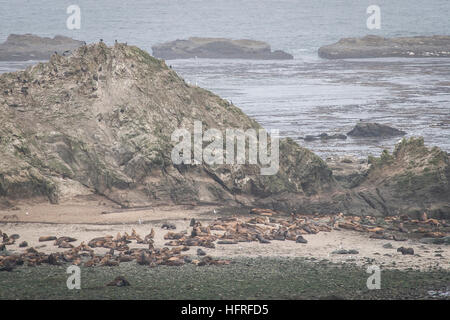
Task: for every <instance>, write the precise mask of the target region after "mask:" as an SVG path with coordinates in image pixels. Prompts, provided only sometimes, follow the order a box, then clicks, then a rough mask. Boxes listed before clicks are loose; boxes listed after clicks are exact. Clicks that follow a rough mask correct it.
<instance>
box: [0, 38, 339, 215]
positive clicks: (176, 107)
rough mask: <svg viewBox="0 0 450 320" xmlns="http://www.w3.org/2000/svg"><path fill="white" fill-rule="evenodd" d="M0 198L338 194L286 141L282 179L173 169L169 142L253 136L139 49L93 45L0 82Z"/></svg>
mask: <svg viewBox="0 0 450 320" xmlns="http://www.w3.org/2000/svg"><path fill="white" fill-rule="evenodd" d="M0 88H1V91H0V152H1V158H0V197H1V198H2V199H4V200H5V199H15V198H18V199H21V198H25V197H34V196H46V197H48V199H49V200H50V201H51V202H54V203H57V202H58V201H61V200H62V199H64V198H65V197H70V196H74V195H76V194H89V193H98V194H101V195H104V196H106V197H108V198H109V199H111V200H113V201H115V202H117V203H119V204H121V205H122V206H124V207H133V206H142V205H156V204H160V203H169V204H170V203H192V204H198V203H205V202H206V203H209V202H214V203H220V204H236V203H244V204H249V203H252V202H253V201H255V200H257V199H261V198H266V197H269V196H272V195H277V194H283V193H295V194H298V195H299V196H301V197H310V196H312V195H315V194H318V193H320V192H328V191H332V190H335V189H339V187H338V186H337V184H336V182H335V181H334V179H333V178H332V175H331V171H330V170H329V169H328V167H327V166H326V165H325V163H324V162H323V161H322V160H321V159H320V158H319V157H317V156H316V155H314V154H313V153H312V152H310V151H309V150H307V149H304V148H301V147H299V146H298V145H296V144H295V143H294V142H292V141H290V140H283V141H281V142H280V158H281V164H280V170H279V171H278V173H277V174H276V175H273V176H263V175H260V167H259V166H258V165H211V166H210V165H206V164H201V165H196V166H192V165H174V164H173V163H172V161H171V151H172V149H173V146H174V143H173V142H171V134H172V133H173V131H174V130H175V129H177V128H180V127H185V128H188V129H191V130H192V127H193V124H194V121H195V120H199V121H202V123H203V127H204V129H207V128H217V129H219V130H225V129H226V128H239V129H244V130H245V129H249V128H253V129H259V128H260V126H259V124H258V123H256V122H255V121H253V120H252V119H250V118H249V117H247V116H246V115H245V114H244V113H243V112H242V111H241V110H240V109H238V108H237V107H235V106H233V105H231V104H229V103H228V102H227V101H225V100H222V99H221V98H219V97H218V96H216V95H214V94H213V93H211V92H209V91H207V90H204V89H201V88H198V87H193V86H190V85H188V84H186V83H185V82H184V80H183V79H181V78H179V77H178V76H177V74H176V73H175V72H174V71H173V70H171V69H170V68H168V67H167V66H166V65H165V64H164V62H162V61H160V60H158V59H155V58H153V57H151V56H150V55H149V54H148V53H146V52H144V51H142V50H140V49H139V48H137V47H132V46H126V45H122V44H116V45H115V46H114V47H107V46H106V45H105V44H103V43H100V44H95V45H90V46H83V47H80V48H79V49H78V50H77V51H75V52H74V54H73V55H71V56H68V57H63V56H60V55H53V56H52V57H51V58H50V61H49V62H48V63H40V64H37V65H35V66H32V67H30V68H28V69H26V70H25V71H20V72H15V73H7V74H2V75H0Z"/></svg>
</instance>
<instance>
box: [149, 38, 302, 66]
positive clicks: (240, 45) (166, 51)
mask: <svg viewBox="0 0 450 320" xmlns="http://www.w3.org/2000/svg"><path fill="white" fill-rule="evenodd" d="M152 50H153V55H154V56H155V57H158V58H162V59H166V60H169V59H189V58H195V57H198V58H209V59H254V60H289V59H293V58H294V57H293V56H292V55H290V54H289V53H286V52H284V51H281V50H275V51H272V50H271V49H270V45H269V44H267V43H265V42H262V41H255V40H246V39H242V40H232V39H225V38H195V37H194V38H189V39H187V40H175V41H171V42H165V43H162V44H157V45H154V46H153V47H152Z"/></svg>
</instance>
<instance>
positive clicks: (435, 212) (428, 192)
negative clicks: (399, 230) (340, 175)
mask: <svg viewBox="0 0 450 320" xmlns="http://www.w3.org/2000/svg"><path fill="white" fill-rule="evenodd" d="M369 163H370V164H371V166H370V168H369V170H368V172H367V173H366V174H365V178H364V179H361V181H360V183H359V184H358V186H356V187H354V188H353V190H354V191H356V192H357V193H358V195H359V196H360V197H362V198H363V199H365V201H366V202H367V203H368V204H369V205H370V206H371V207H372V208H374V209H376V210H377V211H381V212H383V213H384V214H385V215H394V214H408V215H410V216H415V217H419V216H420V215H421V214H422V213H423V212H428V215H429V216H432V217H435V218H442V219H448V218H449V217H450V183H449V181H450V160H449V155H448V153H446V152H445V151H442V150H440V149H439V148H437V147H433V148H427V147H426V146H425V145H424V141H423V138H410V139H403V140H402V142H400V143H399V144H397V146H396V147H395V150H394V151H393V153H392V154H390V153H389V152H387V151H384V152H383V153H382V154H381V156H380V157H379V158H376V157H369Z"/></svg>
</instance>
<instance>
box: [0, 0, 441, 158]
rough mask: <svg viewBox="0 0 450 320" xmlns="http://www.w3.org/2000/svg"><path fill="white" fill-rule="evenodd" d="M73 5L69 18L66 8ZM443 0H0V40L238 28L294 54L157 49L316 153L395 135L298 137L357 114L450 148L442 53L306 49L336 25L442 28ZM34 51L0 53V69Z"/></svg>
mask: <svg viewBox="0 0 450 320" xmlns="http://www.w3.org/2000/svg"><path fill="white" fill-rule="evenodd" d="M72 4H76V5H79V6H80V8H81V29H80V30H69V29H67V27H66V19H67V17H68V16H69V15H68V14H67V13H66V9H67V7H68V6H69V5H72ZM372 4H376V5H378V6H380V8H381V29H380V30H368V29H367V27H366V19H367V17H368V14H366V8H367V7H368V6H369V5H372ZM449 17H450V1H448V0H429V1H418V0H395V1H393V0H377V1H374V0H370V1H366V0H307V1H296V0H258V1H253V0H239V1H238V0H226V1H225V0H220V1H219V0H189V1H185V0H150V1H144V0H139V1H138V0H136V1H118V0H95V1H92V0H70V1H66V0H54V1H49V0H40V1H32V0H13V1H4V0H0V41H2V42H3V41H4V40H6V37H7V36H8V35H9V34H11V33H18V34H22V33H34V34H38V35H41V36H51V37H53V36H54V35H57V34H61V35H66V36H70V37H73V38H76V39H80V40H85V41H86V42H88V43H90V42H94V41H98V40H99V39H100V38H102V39H104V41H105V42H106V43H109V44H113V43H114V40H115V39H117V40H118V41H120V42H127V43H129V44H133V45H137V46H139V47H141V48H143V49H145V50H147V51H149V52H151V46H152V45H154V44H156V43H160V42H164V41H171V40H175V39H184V38H188V37H191V36H203V37H227V38H249V39H255V40H262V41H267V42H268V43H270V44H271V45H272V48H273V49H281V50H284V51H287V52H289V53H291V54H293V55H294V57H295V59H294V60H291V61H249V60H211V59H187V60H172V61H167V64H170V65H171V66H172V67H173V68H174V69H175V70H176V71H177V72H178V73H179V74H180V75H181V76H183V77H184V78H185V79H186V80H187V81H188V82H190V83H193V84H197V85H199V86H202V87H205V88H207V89H210V90H212V91H213V92H215V93H217V94H219V95H220V96H222V97H224V98H226V99H228V100H231V101H232V102H233V103H234V104H235V105H237V106H239V107H240V108H242V109H243V111H244V112H246V113H247V114H248V115H249V116H251V117H253V118H255V119H256V120H257V121H259V122H260V123H261V124H262V125H263V126H264V127H265V128H267V129H274V128H275V129H279V130H280V133H281V135H282V136H289V137H292V138H294V139H295V140H297V141H298V142H299V143H300V144H301V145H304V146H306V147H308V148H310V149H312V150H313V151H314V152H316V153H318V154H319V155H321V156H322V157H327V156H332V155H344V154H352V155H356V156H359V157H366V156H367V155H368V154H373V155H377V154H379V153H380V151H381V150H382V149H392V147H393V146H394V144H395V143H396V142H397V141H398V140H399V138H394V139H386V140H382V141H377V140H370V139H365V140H358V139H352V138H348V139H347V140H332V141H327V142H320V141H314V142H308V143H306V142H304V141H303V140H302V139H300V137H303V136H305V135H308V134H320V133H323V132H326V133H329V134H333V133H346V132H348V131H349V130H350V129H351V128H352V127H353V126H354V125H355V124H356V123H357V122H358V121H373V122H375V121H376V122H380V123H385V124H389V125H392V126H395V127H397V128H400V129H402V130H404V131H406V132H407V133H408V136H417V135H421V136H423V137H424V138H425V141H426V143H427V144H428V145H437V146H440V147H441V148H443V149H444V150H446V151H450V59H435V58H433V59H431V58H430V59H399V58H395V59H394V58H392V59H390V58H386V59H367V60H366V59H360V60H335V61H329V60H324V59H320V58H318V56H317V49H318V48H319V47H320V46H322V45H325V44H329V43H333V42H336V41H337V40H339V39H340V38H342V37H354V36H364V35H366V34H376V35H380V36H387V37H392V36H415V35H434V34H450V19H449ZM33 63H35V62H33V61H29V62H25V63H24V62H7V63H4V62H0V72H8V71H14V70H18V69H22V68H24V67H26V66H27V65H30V64H33Z"/></svg>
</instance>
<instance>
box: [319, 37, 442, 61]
mask: <svg viewBox="0 0 450 320" xmlns="http://www.w3.org/2000/svg"><path fill="white" fill-rule="evenodd" d="M318 54H319V57H321V58H326V59H352V58H383V57H408V58H436V57H450V36H417V37H399V38H383V37H378V36H374V35H368V36H365V37H362V38H343V39H341V40H339V41H338V42H336V43H334V44H330V45H326V46H323V47H320V48H319V51H318Z"/></svg>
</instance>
